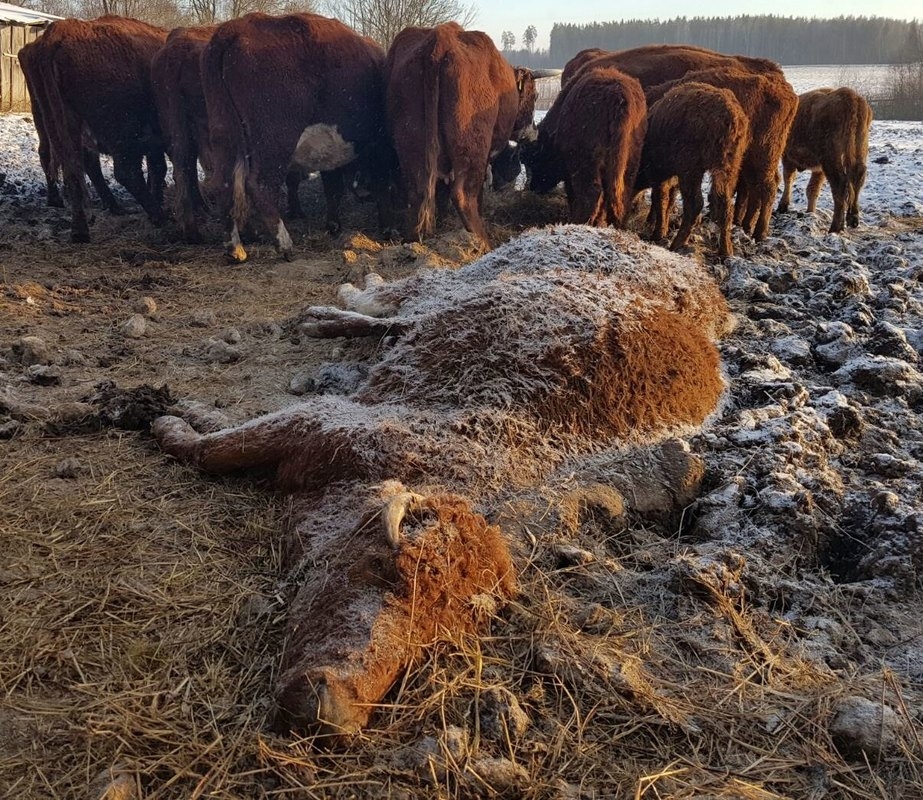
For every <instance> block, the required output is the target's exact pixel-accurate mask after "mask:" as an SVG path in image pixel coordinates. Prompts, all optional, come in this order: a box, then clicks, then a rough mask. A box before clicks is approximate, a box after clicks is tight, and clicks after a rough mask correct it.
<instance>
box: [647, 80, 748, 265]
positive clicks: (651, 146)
mask: <svg viewBox="0 0 923 800" xmlns="http://www.w3.org/2000/svg"><path fill="white" fill-rule="evenodd" d="M749 144H750V124H749V122H747V117H746V115H745V114H744V112H743V109H742V108H741V107H740V103H738V102H737V100H736V98H735V97H734V95H733V94H732V93H731V92H730V91H728V90H727V89H716V88H715V87H713V86H708V85H707V84H704V83H682V84H680V85H678V86H675V87H674V88H672V89H670V91H669V92H667V93H666V94H665V95H664V96H663V97H662V98H661V99H660V100H658V101H657V102H656V103H654V104H653V105H652V106H651V109H650V113H649V114H648V123H647V136H646V138H645V140H644V153H643V155H642V158H641V169H640V171H639V173H638V179H637V182H636V184H635V188H636V189H646V188H649V187H650V188H651V189H652V191H651V208H652V211H653V217H654V240H655V241H660V240H661V239H663V238H664V237H665V236H666V234H667V227H668V225H669V221H670V218H669V207H670V196H671V189H672V182H673V180H674V179H677V181H678V185H679V191H680V194H681V195H682V198H683V220H682V224H681V225H680V229H679V231H678V232H677V234H676V236H675V238H674V239H673V243H672V245H671V248H672V249H673V250H678V249H679V248H681V247H684V246H685V244H686V241H687V240H688V238H689V234H690V233H691V232H692V228H693V226H694V225H695V224H696V222H697V221H698V218H699V215H700V214H701V213H702V207H703V206H704V201H703V199H702V180H703V178H704V177H705V173H706V172H710V173H711V182H712V191H711V196H712V218H713V219H714V221H715V222H716V223H717V225H718V230H719V238H718V254H719V255H721V256H730V255H732V254H733V246H732V244H731V217H732V216H733V214H732V210H731V203H732V200H733V197H734V189H735V188H736V186H737V177H738V174H739V173H740V165H741V162H742V161H743V157H744V152H745V151H746V149H747V147H748V146H749Z"/></svg>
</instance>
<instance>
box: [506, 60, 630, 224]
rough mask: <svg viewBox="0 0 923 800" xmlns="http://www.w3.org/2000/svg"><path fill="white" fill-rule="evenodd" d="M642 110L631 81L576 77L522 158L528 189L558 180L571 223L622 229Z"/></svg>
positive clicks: (589, 74) (606, 73) (587, 74)
mask: <svg viewBox="0 0 923 800" xmlns="http://www.w3.org/2000/svg"><path fill="white" fill-rule="evenodd" d="M646 111H647V104H646V103H645V100H644V93H643V92H642V91H641V86H640V84H639V83H638V81H636V80H635V79H634V78H632V77H629V76H628V75H625V74H623V73H621V72H619V71H618V70H616V69H612V68H599V69H597V68H596V67H595V66H594V67H592V68H588V69H585V70H583V71H581V72H580V74H579V75H578V76H576V78H575V79H574V80H573V81H571V82H570V83H569V84H568V85H567V86H566V87H565V88H564V89H562V90H561V93H560V94H559V95H558V97H557V98H556V99H555V102H554V104H553V105H552V107H551V109H550V110H549V111H548V114H547V115H546V116H545V119H543V120H542V123H541V124H540V125H539V135H538V143H537V146H536V147H535V148H534V149H533V150H531V151H529V152H527V153H526V154H525V155H524V158H525V160H526V163H527V165H528V166H529V167H530V168H531V172H532V180H531V186H532V188H533V189H535V190H537V191H548V190H550V189H551V188H553V186H554V185H556V184H557V183H558V182H559V181H561V180H563V181H564V185H565V187H566V190H567V201H568V207H569V210H570V220H571V222H575V223H587V224H590V225H596V226H605V225H608V224H611V225H615V226H617V227H619V226H621V225H623V224H624V221H625V217H626V215H627V213H628V210H629V208H630V205H631V197H632V194H633V187H634V183H635V177H636V175H637V172H638V165H639V164H640V161H641V150H642V147H643V144H644V134H645V131H646V129H647V116H646Z"/></svg>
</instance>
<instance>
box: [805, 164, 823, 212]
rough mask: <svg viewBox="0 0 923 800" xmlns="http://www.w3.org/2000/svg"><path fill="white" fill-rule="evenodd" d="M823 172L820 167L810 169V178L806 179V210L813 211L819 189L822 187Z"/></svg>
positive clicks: (815, 206) (818, 195)
mask: <svg viewBox="0 0 923 800" xmlns="http://www.w3.org/2000/svg"><path fill="white" fill-rule="evenodd" d="M824 180H825V178H824V172H823V170H821V169H815V170H812V171H811V178H810V180H809V181H808V189H807V195H808V211H809V212H811V213H813V212H814V209H815V208H817V198H818V197H820V190H821V189H823V188H824Z"/></svg>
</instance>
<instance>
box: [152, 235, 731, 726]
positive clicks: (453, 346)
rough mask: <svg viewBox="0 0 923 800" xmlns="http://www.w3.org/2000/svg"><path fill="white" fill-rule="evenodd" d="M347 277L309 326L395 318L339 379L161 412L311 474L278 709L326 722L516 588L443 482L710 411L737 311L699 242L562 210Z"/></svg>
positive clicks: (471, 478) (187, 429) (682, 423)
mask: <svg viewBox="0 0 923 800" xmlns="http://www.w3.org/2000/svg"><path fill="white" fill-rule="evenodd" d="M575 249H576V250H578V251H579V252H580V254H581V259H580V261H579V262H578V264H577V265H575V264H574V261H573V259H572V257H571V256H572V254H573V252H574V250H575ZM590 276H592V277H590ZM340 295H341V298H342V302H343V303H344V305H346V306H347V308H346V309H342V308H330V307H325V308H311V309H308V310H307V311H306V312H305V313H304V314H303V316H302V318H301V328H302V332H303V333H305V334H308V335H314V336H362V335H374V336H380V335H381V333H382V332H383V331H390V333H391V334H392V335H393V336H396V342H395V344H394V345H393V346H392V347H391V348H390V349H389V350H387V351H385V352H384V353H383V354H382V355H381V356H380V358H379V360H378V361H377V362H375V363H373V364H371V365H370V367H369V369H368V372H367V375H366V377H365V378H364V379H363V380H362V381H361V382H360V383H358V385H357V386H356V387H355V388H354V389H353V390H352V391H351V392H350V393H349V394H348V395H346V396H342V395H341V396H319V397H316V398H313V399H312V400H311V401H308V402H305V403H302V404H300V405H298V406H295V407H294V408H291V409H287V410H285V411H282V412H279V413H277V414H271V415H269V416H266V417H261V418H259V419H256V420H253V421H251V422H249V423H245V424H244V425H240V426H237V427H233V428H228V429H226V430H221V431H218V432H215V433H206V434H200V433H197V432H196V431H195V430H194V429H193V428H192V427H191V426H190V425H189V424H188V423H187V422H186V421H184V420H182V419H180V418H177V417H163V418H161V419H159V420H158V421H157V422H155V424H154V427H153V430H154V432H155V435H156V436H157V438H158V440H159V442H160V444H161V446H162V447H163V449H164V450H166V451H167V452H169V453H171V454H173V455H175V456H176V457H178V458H180V459H182V460H184V461H187V462H190V463H193V464H196V465H198V466H199V467H200V468H202V469H204V470H206V471H209V472H228V471H231V470H236V469H243V468H247V467H262V468H264V469H268V470H270V471H271V472H273V473H274V474H275V478H276V483H277V485H278V486H280V487H281V488H283V489H285V490H287V491H293V492H301V493H304V494H303V496H302V499H301V500H299V502H298V506H299V509H300V511H299V512H298V514H296V516H297V517H298V518H299V520H300V521H299V522H298V523H297V524H296V526H295V531H294V533H295V538H296V539H298V540H299V541H301V542H303V545H302V548H301V549H302V550H303V551H304V553H306V555H307V559H308V566H307V567H306V568H307V569H308V571H309V573H310V575H311V577H309V579H308V583H306V584H305V587H304V588H303V589H302V591H301V593H300V595H299V598H298V599H296V601H295V604H294V607H293V612H292V615H291V617H290V623H289V640H288V646H287V647H286V656H285V662H284V672H283V673H282V677H281V679H280V682H279V685H278V687H277V698H278V701H279V705H280V709H279V719H280V720H281V721H282V723H283V724H285V725H290V726H294V727H297V728H303V729H309V730H318V729H319V730H321V731H323V732H325V733H332V734H338V733H345V732H349V731H353V730H355V729H356V728H357V727H358V726H360V725H362V724H364V721H365V720H366V719H367V718H368V713H369V707H370V705H373V704H374V703H376V702H378V701H380V700H381V698H382V697H383V695H384V693H385V692H386V691H387V689H388V688H389V686H390V685H391V683H392V682H393V680H394V679H395V678H396V677H397V675H399V674H400V672H401V671H402V670H403V669H404V668H406V666H407V665H408V664H409V663H412V662H413V660H414V659H415V658H417V657H418V656H419V654H420V652H421V650H422V648H423V647H424V646H425V645H427V644H429V643H430V642H432V641H433V640H434V639H435V638H437V637H439V636H443V635H447V633H448V634H451V633H452V631H456V632H457V631H461V632H464V631H470V630H473V629H474V627H475V625H476V622H477V620H478V615H479V614H480V613H482V612H483V610H484V608H485V607H488V606H490V605H491V604H492V603H496V602H498V601H502V600H503V599H504V598H505V597H507V596H509V594H510V593H511V592H512V591H513V577H512V575H511V573H510V568H509V562H508V560H507V555H505V553H506V550H505V548H504V547H503V546H502V542H503V540H502V539H501V538H500V537H499V534H498V532H497V531H496V530H495V529H492V528H490V526H487V525H486V524H484V522H483V520H481V519H480V518H478V517H477V515H474V514H472V513H471V512H470V509H469V508H468V506H467V505H466V503H465V502H462V501H461V500H460V499H459V498H458V497H456V496H455V495H454V493H456V492H458V493H462V494H464V495H466V496H468V497H471V498H472V500H476V501H477V502H478V503H483V504H489V503H490V502H491V498H495V497H497V496H498V495H499V494H500V493H504V492H510V491H516V490H517V489H528V488H529V487H535V486H538V485H540V484H541V483H542V482H543V481H544V480H546V479H547V477H548V476H549V475H550V474H552V473H553V472H554V470H556V469H557V468H565V467H566V465H567V464H569V463H570V461H569V459H573V458H575V457H578V456H580V455H581V454H594V453H598V452H600V450H604V449H605V448H607V447H609V446H611V445H612V444H613V443H625V442H651V441H657V440H659V439H661V438H662V437H663V436H665V435H666V434H667V433H671V432H675V431H677V430H683V429H689V428H694V427H696V426H698V425H700V424H701V422H702V421H703V420H704V419H705V417H706V416H707V415H708V414H710V413H711V412H712V410H713V409H714V408H715V405H716V403H717V401H718V398H719V396H720V394H721V392H722V388H723V384H722V379H721V375H720V370H719V361H718V354H717V350H716V348H715V345H714V344H713V339H714V338H715V337H716V336H718V335H720V334H721V333H723V332H724V331H725V330H727V327H728V324H729V319H728V311H727V306H726V304H725V302H724V300H723V298H722V297H721V294H720V291H719V290H718V288H717V286H716V285H715V283H714V281H713V280H712V279H711V278H710V277H709V276H708V275H707V274H706V273H705V271H704V270H703V269H702V268H701V267H700V266H699V265H698V264H696V263H695V262H693V261H692V260H690V259H685V258H681V257H679V256H676V255H674V254H672V253H669V252H667V251H663V250H660V249H658V248H652V247H650V246H648V245H645V244H643V243H641V242H640V241H639V240H638V239H637V238H635V237H631V236H628V235H625V234H621V233H618V232H615V231H608V232H601V231H594V230H593V229H590V228H582V227H572V226H567V227H563V228H556V229H550V230H545V231H540V232H536V233H533V234H530V235H526V236H523V237H520V238H519V239H516V240H513V241H512V242H509V243H507V244H506V245H503V246H502V247H500V248H498V249H497V250H496V251H494V252H493V253H491V254H489V255H488V256H485V257H484V258H482V259H480V260H479V261H477V262H474V263H472V264H470V265H468V266H466V267H462V268H461V269H458V270H434V271H426V272H422V273H420V274H418V275H416V276H414V277H411V278H407V279H405V280H402V281H398V282H396V283H393V284H384V283H383V282H382V281H380V279H379V280H373V279H369V280H368V281H367V285H366V288H365V289H364V290H360V289H357V288H355V287H351V286H349V285H346V286H344V287H342V289H341V293H340ZM387 481H399V482H401V484H402V485H401V486H397V485H396V484H394V483H384V484H382V482H387ZM372 484H380V485H381V486H380V488H376V489H369V488H368V487H369V486H370V485H372ZM408 487H410V488H408ZM350 497H353V500H350ZM356 498H358V499H356ZM357 505H358V506H361V507H362V508H363V509H364V510H363V511H362V512H360V513H357V512H356V510H355V509H356V507H357ZM402 525H403V527H402ZM402 531H403V532H402ZM328 561H329V564H330V566H329V567H327V568H325V569H322V574H321V573H317V574H315V573H311V572H310V570H311V569H312V567H311V566H310V565H312V564H313V565H314V567H313V569H318V567H317V565H320V564H326V563H328ZM321 586H325V587H329V595H327V594H326V593H327V592H328V589H326V588H325V589H324V593H320V591H319V587H321ZM409 608H410V609H417V611H416V612H414V613H409V612H408V609H409ZM443 608H445V609H448V610H450V611H446V612H445V613H443V611H441V610H440V609H443ZM440 629H444V630H442V631H440ZM446 632H447V633H446Z"/></svg>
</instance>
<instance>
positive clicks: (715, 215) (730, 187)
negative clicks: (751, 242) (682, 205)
mask: <svg viewBox="0 0 923 800" xmlns="http://www.w3.org/2000/svg"><path fill="white" fill-rule="evenodd" d="M711 181H712V188H711V195H710V197H711V217H712V220H713V221H714V223H715V224H716V225H717V226H718V255H719V256H720V257H721V258H728V257H729V256H732V255H734V245H733V243H732V241H731V198H732V196H733V193H734V181H732V180H731V179H730V178H729V177H728V174H727V172H726V171H725V170H723V169H719V170H715V171H713V172H712V176H711Z"/></svg>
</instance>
